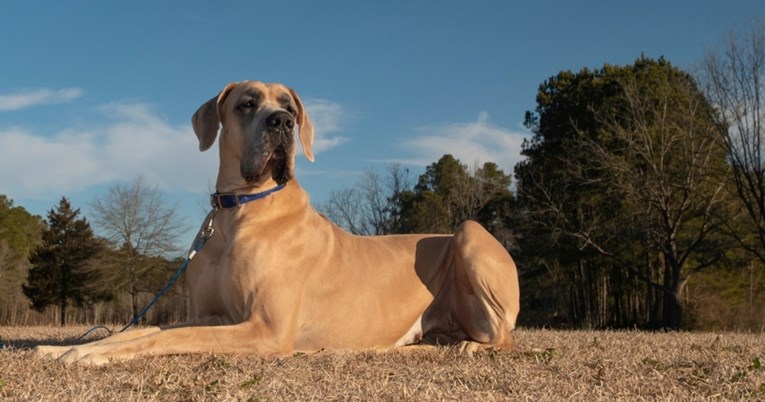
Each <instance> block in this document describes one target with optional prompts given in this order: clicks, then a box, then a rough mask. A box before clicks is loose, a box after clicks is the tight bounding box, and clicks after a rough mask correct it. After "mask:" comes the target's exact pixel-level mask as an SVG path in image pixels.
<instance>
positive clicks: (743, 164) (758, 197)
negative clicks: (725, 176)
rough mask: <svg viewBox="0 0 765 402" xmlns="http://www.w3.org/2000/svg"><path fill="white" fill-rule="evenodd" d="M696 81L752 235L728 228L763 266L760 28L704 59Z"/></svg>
mask: <svg viewBox="0 0 765 402" xmlns="http://www.w3.org/2000/svg"><path fill="white" fill-rule="evenodd" d="M699 80H700V81H701V82H702V83H703V84H704V85H703V88H704V90H705V93H706V95H707V97H708V98H709V99H710V101H711V102H712V104H713V105H714V107H715V108H716V112H717V115H716V118H717V130H718V133H719V135H720V138H721V139H722V141H723V143H724V145H725V147H726V150H727V154H728V160H729V162H730V165H731V168H732V173H733V174H732V176H733V184H734V188H735V193H736V195H737V196H738V198H739V199H740V200H741V202H742V203H743V206H744V210H745V213H746V215H747V216H748V218H749V219H748V220H749V224H750V226H751V227H752V229H753V230H752V231H751V232H749V233H742V232H741V231H740V229H741V227H740V226H739V227H736V228H733V230H731V233H732V234H733V235H734V236H735V237H736V238H737V240H738V241H739V243H740V244H741V245H742V246H744V247H745V248H746V249H747V250H748V251H749V252H750V253H752V254H753V255H755V256H756V257H757V258H758V259H759V260H760V261H761V262H763V263H765V24H763V23H762V22H757V23H755V24H754V26H753V28H752V30H751V31H749V32H747V33H746V34H743V35H737V34H736V33H735V32H731V33H730V34H729V35H728V38H727V43H726V44H724V45H723V46H722V47H720V48H718V49H715V50H712V51H710V52H709V53H707V55H706V59H705V60H704V64H703V67H702V69H701V72H700V74H699Z"/></svg>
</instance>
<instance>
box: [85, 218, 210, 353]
mask: <svg viewBox="0 0 765 402" xmlns="http://www.w3.org/2000/svg"><path fill="white" fill-rule="evenodd" d="M216 212H218V208H213V209H212V211H210V213H208V214H207V217H206V218H205V220H204V222H203V223H202V227H201V228H200V229H199V233H198V234H197V237H196V238H195V239H194V243H193V244H192V246H191V248H190V249H189V253H188V256H187V257H186V261H184V262H183V264H182V265H181V267H180V268H178V270H177V271H175V274H173V276H172V277H171V278H170V280H169V281H168V282H167V284H166V285H165V287H163V288H162V290H160V291H159V292H157V294H156V295H155V296H154V299H152V301H150V302H149V304H147V305H146V306H145V307H144V308H143V309H142V310H141V311H140V312H139V313H138V314H136V315H135V317H133V319H132V320H130V322H129V323H128V324H127V325H125V326H124V327H123V328H122V329H121V330H119V332H124V331H125V330H126V329H128V328H130V327H132V326H133V325H136V324H138V323H139V322H140V321H141V320H142V319H143V317H144V316H145V315H146V313H148V312H149V310H150V309H151V308H152V307H154V305H155V304H156V303H157V301H159V299H160V298H161V297H162V296H164V295H165V293H167V291H168V290H170V288H171V287H173V285H174V284H175V282H177V281H178V279H180V277H181V274H183V271H185V270H186V268H187V267H188V266H189V263H190V262H191V260H192V259H193V258H194V256H195V255H196V254H197V252H198V251H199V250H201V249H202V247H204V246H205V244H206V243H207V240H209V239H210V237H212V234H213V227H212V223H213V218H214V217H215V213H216ZM100 328H103V329H106V330H107V331H109V334H110V335H111V334H112V332H114V331H112V330H110V329H109V328H106V327H105V326H103V325H97V326H95V327H93V328H91V329H89V330H88V331H87V332H85V333H84V334H82V336H80V337H79V338H77V340H81V339H83V338H85V337H86V336H88V334H90V333H91V332H93V331H95V330H97V329H100Z"/></svg>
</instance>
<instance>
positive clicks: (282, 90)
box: [191, 81, 313, 191]
mask: <svg viewBox="0 0 765 402" xmlns="http://www.w3.org/2000/svg"><path fill="white" fill-rule="evenodd" d="M191 122H192V125H193V126H194V132H195V133H196V135H197V138H198V139H199V150H200V151H205V150H207V149H208V148H210V147H211V146H212V144H213V143H214V142H215V138H216V137H217V136H218V130H219V127H222V129H221V130H220V131H221V138H220V144H219V146H220V157H221V160H220V163H221V166H220V172H219V174H218V186H219V187H226V188H242V187H253V186H255V187H258V186H261V185H263V184H264V183H266V182H267V181H269V180H273V181H275V182H277V183H279V184H284V183H286V182H287V181H289V180H290V179H292V178H294V177H295V153H296V144H295V134H294V131H295V129H296V128H299V132H300V141H301V143H302V145H303V152H304V153H305V156H306V157H307V158H308V160H310V161H312V162H313V149H312V145H313V124H311V120H310V119H309V118H308V114H307V113H306V111H305V108H304V107H303V104H302V103H301V102H300V98H298V96H297V94H296V93H295V91H293V90H292V89H290V88H287V87H285V86H284V85H281V84H266V83H262V82H258V81H242V82H232V83H230V84H228V85H226V87H225V88H224V89H223V91H221V92H220V94H218V96H215V97H213V98H212V99H210V100H209V101H207V102H205V104H203V105H202V106H200V107H199V109H197V111H196V113H194V116H193V117H192V118H191ZM221 181H223V183H221ZM218 190H219V191H221V190H224V189H223V188H218Z"/></svg>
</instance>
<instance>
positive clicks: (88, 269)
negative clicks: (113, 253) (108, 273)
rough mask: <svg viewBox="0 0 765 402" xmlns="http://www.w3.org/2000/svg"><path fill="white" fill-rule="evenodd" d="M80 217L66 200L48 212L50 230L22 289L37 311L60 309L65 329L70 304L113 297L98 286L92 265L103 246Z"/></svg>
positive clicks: (77, 210)
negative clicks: (51, 307)
mask: <svg viewBox="0 0 765 402" xmlns="http://www.w3.org/2000/svg"><path fill="white" fill-rule="evenodd" d="M79 214H80V210H79V209H74V210H73V209H72V206H71V204H70V203H69V200H67V199H66V198H65V197H62V198H61V200H60V201H59V204H58V207H57V208H56V209H51V210H50V211H49V212H48V220H47V224H48V227H47V228H46V229H45V230H43V232H42V244H41V245H40V246H39V247H37V248H36V249H35V250H34V252H33V253H32V255H31V256H30V257H29V262H30V263H31V265H32V268H31V269H30V270H29V273H28V276H27V284H25V285H23V286H22V287H23V292H24V294H25V295H26V296H27V298H29V300H30V302H31V306H32V308H33V309H34V310H37V311H43V310H45V309H46V308H47V307H48V306H49V305H56V306H58V308H59V309H60V310H59V318H60V323H61V325H62V326H63V325H65V324H66V312H67V308H68V307H69V306H70V305H74V306H76V307H82V306H84V305H87V304H92V303H95V302H97V301H101V300H108V299H109V298H110V293H109V290H108V289H105V288H104V287H103V286H99V284H98V283H97V281H98V279H99V275H100V274H99V271H98V269H97V267H94V266H93V265H92V264H91V263H92V262H93V261H94V259H95V258H96V257H97V256H98V254H99V252H100V251H101V249H102V248H103V244H102V242H101V241H99V240H98V239H97V238H96V237H95V236H94V235H93V231H92V230H91V228H90V224H89V223H88V222H87V220H85V218H80V219H78V218H77V216H78V215H79Z"/></svg>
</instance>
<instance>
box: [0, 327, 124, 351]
mask: <svg viewBox="0 0 765 402" xmlns="http://www.w3.org/2000/svg"><path fill="white" fill-rule="evenodd" d="M109 335H111V333H110V332H107V330H100V331H94V332H90V333H88V332H86V333H82V334H72V335H48V336H39V337H32V336H29V335H22V334H20V335H19V336H18V337H14V336H7V335H6V336H2V337H0V351H4V350H30V349H32V348H34V347H35V346H40V345H45V346H77V345H82V344H84V343H88V342H93V341H98V340H101V339H104V338H106V337H108V336H109Z"/></svg>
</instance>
